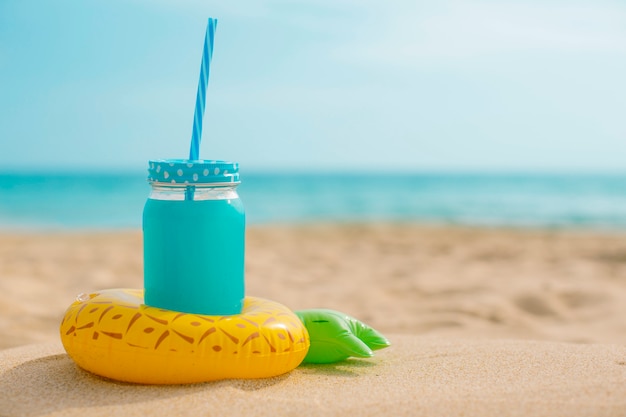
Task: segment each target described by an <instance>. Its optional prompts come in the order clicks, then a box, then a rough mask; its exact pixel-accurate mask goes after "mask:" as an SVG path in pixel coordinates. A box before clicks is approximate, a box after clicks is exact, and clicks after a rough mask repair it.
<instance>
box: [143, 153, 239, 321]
mask: <svg viewBox="0 0 626 417" xmlns="http://www.w3.org/2000/svg"><path fill="white" fill-rule="evenodd" d="M148 172H149V174H148V182H149V183H150V185H151V192H150V195H149V197H148V200H147V202H146V204H145V207H144V211H143V253H144V289H145V295H144V302H145V304H146V305H148V306H152V307H158V308H163V309H168V310H174V311H180V312H183V313H194V314H206V315H232V314H239V313H240V312H241V310H242V308H243V299H244V291H245V289H244V247H245V213H244V208H243V204H242V203H241V199H240V198H239V195H238V194H237V186H238V185H239V183H240V181H239V164H237V163H234V162H226V161H212V160H194V161H191V160H182V159H167V160H153V161H149V169H148Z"/></svg>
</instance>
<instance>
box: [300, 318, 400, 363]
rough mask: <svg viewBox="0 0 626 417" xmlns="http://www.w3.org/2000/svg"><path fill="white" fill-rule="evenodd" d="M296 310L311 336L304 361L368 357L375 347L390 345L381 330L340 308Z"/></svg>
mask: <svg viewBox="0 0 626 417" xmlns="http://www.w3.org/2000/svg"><path fill="white" fill-rule="evenodd" d="M295 313H296V315H297V316H298V317H299V318H300V320H301V321H302V323H304V326H305V327H306V328H307V331H308V332H309V338H310V340H311V347H310V348H309V351H308V353H307V356H306V357H305V358H304V363H334V362H339V361H342V360H345V359H347V358H349V357H351V356H353V357H358V358H369V357H372V356H373V355H374V352H373V350H378V349H382V348H385V347H387V346H389V345H390V343H389V341H388V340H387V339H386V338H385V337H384V336H383V335H382V334H381V333H380V332H378V331H376V330H374V329H373V328H371V327H369V326H368V325H366V324H365V323H362V322H360V321H359V320H357V319H355V318H354V317H350V316H348V315H347V314H344V313H341V312H339V311H335V310H326V309H312V310H300V311H296V312H295Z"/></svg>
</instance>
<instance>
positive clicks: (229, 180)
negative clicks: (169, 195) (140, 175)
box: [148, 159, 240, 185]
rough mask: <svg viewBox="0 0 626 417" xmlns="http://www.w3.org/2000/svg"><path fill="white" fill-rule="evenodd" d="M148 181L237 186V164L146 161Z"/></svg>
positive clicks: (224, 162)
mask: <svg viewBox="0 0 626 417" xmlns="http://www.w3.org/2000/svg"><path fill="white" fill-rule="evenodd" d="M148 164H149V167H148V181H149V182H160V183H166V184H181V185H183V184H239V182H240V181H239V163H237V162H228V161H216V160H206V159H198V160H193V161H192V160H189V159H157V160H150V161H148Z"/></svg>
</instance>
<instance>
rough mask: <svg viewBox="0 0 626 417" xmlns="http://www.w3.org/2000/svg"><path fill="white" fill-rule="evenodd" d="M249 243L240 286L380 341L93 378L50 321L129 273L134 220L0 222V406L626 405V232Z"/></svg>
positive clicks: (138, 261) (255, 238) (169, 410)
mask: <svg viewBox="0 0 626 417" xmlns="http://www.w3.org/2000/svg"><path fill="white" fill-rule="evenodd" d="M246 257H247V259H246V286H247V293H248V294H250V295H256V296H260V297H265V298H269V299H272V300H275V301H278V302H280V303H282V304H285V305H287V306H288V307H290V308H291V309H294V310H297V309H305V308H316V307H323V308H331V309H335V310H340V311H343V312H345V313H348V314H350V315H352V316H355V317H357V318H359V319H361V320H362V321H364V322H366V323H368V324H370V325H371V326H373V327H375V328H376V329H378V330H380V331H381V332H383V333H385V334H386V335H387V336H388V337H389V338H390V340H391V342H392V344H393V346H392V347H391V348H389V349H386V350H383V351H380V352H378V353H377V355H376V356H375V358H373V359H368V360H365V359H364V360H355V359H353V360H349V361H347V362H345V363H342V364H339V365H332V366H326V367H324V366H310V365H309V366H304V367H300V368H297V369H296V370H295V371H293V372H292V373H290V374H288V375H284V376H281V377H278V378H272V379H269V380H261V381H221V382H217V383H206V384H197V385H192V386H170V387H146V386H135V385H129V384H120V383H116V382H111V381H106V380H103V379H100V378H98V377H95V376H92V375H90V374H87V373H85V372H83V371H81V370H80V369H77V368H76V367H75V366H74V364H73V363H72V362H71V360H70V359H69V358H68V357H67V356H66V355H65V354H64V351H63V348H62V347H61V345H60V341H59V336H58V326H59V323H60V320H61V318H62V316H63V313H64V311H65V309H66V308H67V306H68V305H69V304H70V303H71V302H72V301H73V300H74V298H75V297H76V295H77V294H79V293H82V292H90V291H96V290H99V289H105V288H115V287H134V288H141V287H142V243H141V233H140V232H139V231H129V232H106V233H103V232H100V233H83V232H81V233H52V234H7V233H4V234H1V235H0V349H2V350H0V415H1V416H48V415H50V416H51V415H68V416H69V415H78V414H80V415H111V414H113V413H116V414H125V415H139V414H141V415H146V414H149V415H166V414H167V415H223V414H225V413H226V412H229V413H230V414H231V415H239V414H243V413H244V412H249V411H250V410H254V414H255V415H295V414H298V415H345V414H346V413H350V412H358V413H359V414H361V415H380V414H389V413H391V414H394V415H471V416H473V415H476V416H500V415H550V416H557V415H563V416H565V415H568V416H583V415H585V416H586V415H589V416H591V415H606V416H609V415H610V416H613V415H615V416H620V415H626V235H624V234H619V233H607V232H605V233H600V232H590V231H587V232H583V231H555V230H552V231H550V230H515V229H486V228H485V229H481V228H466V227H437V226H423V225H409V224H371V225H331V224H322V225H309V226H262V227H259V226H257V227H251V228H249V230H248V235H247V254H246ZM338 387H340V388H341V389H340V390H338ZM339 391H341V394H340V392H339ZM391 414H389V415H391Z"/></svg>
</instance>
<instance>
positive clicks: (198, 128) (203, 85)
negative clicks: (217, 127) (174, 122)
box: [189, 17, 217, 161]
mask: <svg viewBox="0 0 626 417" xmlns="http://www.w3.org/2000/svg"><path fill="white" fill-rule="evenodd" d="M216 28H217V19H213V18H212V17H210V18H209V23H208V24H207V27H206V36H205V38H204V49H203V50H202V65H201V66H200V80H199V81H198V94H197V95H196V109H195V111H194V114H193V132H192V134H191V147H190V148H189V159H190V160H192V161H195V160H198V159H199V153H200V141H201V140H202V119H203V117H204V104H205V102H206V89H207V86H208V84H209V73H210V69H211V58H212V57H213V38H214V37H215V29H216Z"/></svg>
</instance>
